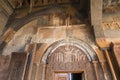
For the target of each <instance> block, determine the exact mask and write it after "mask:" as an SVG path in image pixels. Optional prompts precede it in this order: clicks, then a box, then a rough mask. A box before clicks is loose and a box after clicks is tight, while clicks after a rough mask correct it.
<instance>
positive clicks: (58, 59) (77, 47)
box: [42, 39, 104, 80]
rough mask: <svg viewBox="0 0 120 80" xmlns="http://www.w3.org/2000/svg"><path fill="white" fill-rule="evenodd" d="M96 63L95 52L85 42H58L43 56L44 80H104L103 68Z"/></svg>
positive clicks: (71, 40)
mask: <svg viewBox="0 0 120 80" xmlns="http://www.w3.org/2000/svg"><path fill="white" fill-rule="evenodd" d="M95 61H98V59H97V56H96V54H95V52H94V51H93V50H92V48H91V47H90V46H89V45H87V44H86V43H84V42H83V41H79V40H73V39H69V40H62V41H60V42H59V41H58V42H56V43H54V44H53V45H51V46H50V47H49V48H48V49H47V51H46V53H45V54H44V55H43V58H42V63H43V66H42V80H100V79H101V80H104V79H103V78H104V77H103V72H102V68H101V66H100V65H99V64H97V65H95V64H94V63H93V62H95ZM96 66H97V67H99V69H98V68H97V67H96ZM96 72H98V73H97V74H96ZM99 73H100V74H101V75H99ZM97 76H100V77H99V78H100V79H98V77H97ZM101 76H102V77H101Z"/></svg>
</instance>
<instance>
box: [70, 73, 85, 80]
mask: <svg viewBox="0 0 120 80" xmlns="http://www.w3.org/2000/svg"><path fill="white" fill-rule="evenodd" d="M70 75H71V79H70V80H83V74H82V73H71V74H70Z"/></svg>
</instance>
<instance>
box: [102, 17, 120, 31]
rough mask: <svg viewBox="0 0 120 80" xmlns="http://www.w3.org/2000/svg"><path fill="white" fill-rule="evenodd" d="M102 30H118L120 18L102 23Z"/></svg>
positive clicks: (113, 18)
mask: <svg viewBox="0 0 120 80" xmlns="http://www.w3.org/2000/svg"><path fill="white" fill-rule="evenodd" d="M102 26H103V29H104V30H118V29H120V16H115V17H112V20H111V21H103V23H102Z"/></svg>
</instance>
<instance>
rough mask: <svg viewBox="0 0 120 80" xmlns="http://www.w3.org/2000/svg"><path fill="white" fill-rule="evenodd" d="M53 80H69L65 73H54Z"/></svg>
mask: <svg viewBox="0 0 120 80" xmlns="http://www.w3.org/2000/svg"><path fill="white" fill-rule="evenodd" d="M54 80H69V74H67V73H55V77H54Z"/></svg>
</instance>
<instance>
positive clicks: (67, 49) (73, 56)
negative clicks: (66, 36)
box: [52, 45, 86, 63]
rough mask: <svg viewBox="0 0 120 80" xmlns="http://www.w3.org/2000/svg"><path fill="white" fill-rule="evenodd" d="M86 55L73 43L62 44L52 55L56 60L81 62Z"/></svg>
mask: <svg viewBox="0 0 120 80" xmlns="http://www.w3.org/2000/svg"><path fill="white" fill-rule="evenodd" d="M85 57H86V55H84V54H83V52H82V51H81V50H80V49H79V48H77V47H75V46H71V45H66V46H60V47H59V48H58V50H56V51H55V52H54V54H53V56H52V59H53V58H54V62H55V63H56V62H63V63H67V62H79V61H83V60H85Z"/></svg>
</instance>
